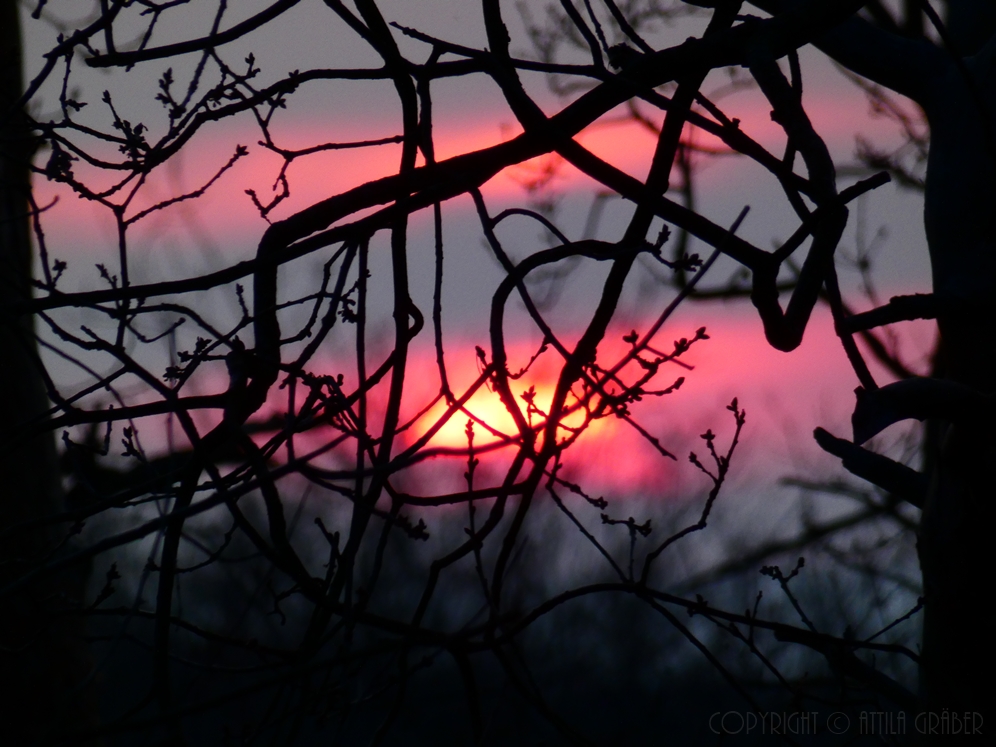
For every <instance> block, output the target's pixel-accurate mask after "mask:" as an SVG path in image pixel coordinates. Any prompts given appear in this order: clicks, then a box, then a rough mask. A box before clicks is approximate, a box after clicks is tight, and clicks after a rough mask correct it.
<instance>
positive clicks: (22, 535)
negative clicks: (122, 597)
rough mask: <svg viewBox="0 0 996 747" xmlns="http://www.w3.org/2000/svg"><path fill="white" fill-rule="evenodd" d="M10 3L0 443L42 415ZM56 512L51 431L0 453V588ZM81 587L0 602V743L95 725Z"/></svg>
mask: <svg viewBox="0 0 996 747" xmlns="http://www.w3.org/2000/svg"><path fill="white" fill-rule="evenodd" d="M17 5H18V4H17V0H2V2H0V111H2V115H0V116H2V120H0V393H2V395H3V396H2V397H0V429H2V430H3V431H5V439H6V438H8V437H10V436H12V435H13V434H15V433H17V432H18V429H19V428H20V427H22V426H23V424H24V423H27V422H29V421H31V420H32V419H35V418H38V417H39V416H40V415H42V414H43V413H44V412H45V411H47V410H48V409H49V402H48V398H47V395H46V391H45V385H44V379H43V369H42V364H41V361H40V359H39V357H38V346H37V344H36V342H35V336H34V320H33V317H31V316H25V315H22V316H20V317H18V316H14V315H13V314H11V313H10V311H9V307H10V306H12V305H14V304H16V303H18V302H19V301H24V300H26V299H28V298H30V296H31V287H32V286H31V273H32V251H31V231H30V211H29V204H30V203H29V190H30V171H29V164H30V160H31V155H32V152H33V150H34V146H33V140H32V138H31V135H30V130H29V129H28V127H27V122H26V121H25V118H24V117H23V114H22V113H21V111H19V110H18V109H16V108H14V106H15V105H16V103H17V101H18V100H19V98H20V97H21V95H22V92H23V80H22V69H21V52H22V49H21V38H20V28H19V22H18V13H17ZM61 508H62V491H61V482H60V479H59V464H58V460H57V456H56V450H55V442H54V438H53V434H52V433H43V434H41V435H36V436H33V437H31V438H27V439H25V440H23V442H22V443H21V444H20V446H19V448H17V449H14V450H5V452H4V453H3V454H0V530H13V531H10V532H9V533H7V534H6V535H5V536H4V538H3V541H2V543H0V586H6V585H7V584H8V583H9V582H10V581H12V580H13V579H16V578H17V577H18V576H19V575H20V574H22V573H23V572H24V570H25V569H26V568H28V567H30V565H31V564H32V563H35V562H37V561H38V560H39V559H41V558H43V557H45V556H46V555H47V554H49V553H51V552H52V551H53V550H54V548H55V546H56V545H57V543H58V538H57V532H55V531H54V530H55V529H56V527H54V526H48V527H46V526H44V525H41V526H40V527H39V526H37V522H38V521H39V520H43V519H45V518H47V517H50V516H52V515H55V514H57V513H58V512H59V511H60V509H61ZM22 525H23V526H24V527H25V529H24V530H23V531H19V530H18V528H19V527H21V526H22ZM62 534H63V535H64V534H65V528H64V527H63V531H62ZM84 581H85V578H83V577H82V575H81V574H79V573H76V574H74V575H72V576H65V577H57V578H53V579H51V580H49V581H46V582H44V583H42V584H32V585H29V586H28V587H27V588H26V589H25V590H23V591H21V592H19V593H16V594H13V595H5V596H4V597H3V598H2V601H0V671H2V672H3V675H4V680H5V681H6V682H7V683H8V685H12V686H10V687H7V688H5V691H6V692H5V694H4V696H3V697H2V698H0V736H2V739H0V741H2V742H3V743H4V744H10V745H21V744H33V743H36V742H40V741H42V740H43V739H46V738H48V737H50V735H51V734H52V733H53V732H58V731H61V730H63V729H65V728H72V729H77V728H80V727H81V726H82V725H86V724H88V723H92V722H93V720H94V716H95V708H94V704H93V702H92V699H91V698H89V696H88V693H89V688H88V687H87V686H86V685H85V682H86V677H87V676H88V674H89V668H90V667H89V662H88V659H87V655H86V646H85V644H84V642H83V640H82V637H81V635H80V633H81V626H80V625H79V624H77V622H76V619H77V618H75V617H73V616H67V615H65V614H60V613H65V612H68V611H71V610H74V609H76V608H78V607H79V602H80V599H79V598H80V595H81V593H82V591H83V582H84ZM53 714H60V717H59V718H55V717H54V716H53Z"/></svg>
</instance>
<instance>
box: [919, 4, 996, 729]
mask: <svg viewBox="0 0 996 747" xmlns="http://www.w3.org/2000/svg"><path fill="white" fill-rule="evenodd" d="M959 5H961V6H962V7H961V9H960V11H961V14H964V17H963V15H961V14H960V13H959ZM976 5H978V4H976ZM951 11H952V12H951V16H950V19H949V26H950V31H951V42H952V45H953V46H954V47H955V51H956V52H957V53H959V55H960V56H961V55H964V65H954V64H952V65H950V66H949V67H948V70H947V74H946V75H945V76H943V77H942V78H941V79H939V80H937V81H935V83H934V85H932V86H931V92H930V95H929V97H928V99H927V100H926V101H925V102H924V103H925V110H926V112H927V116H928V119H929V122H930V130H931V142H930V156H929V160H928V170H927V189H926V198H925V209H924V219H925V224H926V229H927V240H928V246H929V248H930V258H931V267H932V272H933V282H934V293H935V295H936V297H937V299H938V301H940V309H941V311H940V313H939V317H938V325H939V329H940V334H941V346H940V356H939V360H938V364H939V369H938V373H939V374H940V377H941V378H943V379H946V380H949V381H953V382H957V383H959V384H964V385H967V386H969V387H971V388H972V389H974V390H975V391H976V392H978V393H980V394H981V395H983V396H993V395H996V366H994V359H993V355H994V353H993V351H994V350H996V127H994V121H993V117H994V114H996V67H994V63H996V39H994V38H993V36H992V34H993V30H994V25H996V24H994V18H993V8H992V6H991V5H989V6H988V7H986V8H985V9H984V12H983V10H982V6H979V7H976V6H975V5H973V4H972V3H964V4H959V3H953V4H952V8H951ZM969 14H971V15H969ZM959 47H960V48H959ZM980 412H981V408H980ZM930 446H932V447H933V448H935V449H936V450H937V453H936V454H934V455H931V457H932V458H930V459H928V463H929V464H931V465H932V468H931V470H930V473H929V475H928V476H929V478H930V491H929V493H928V497H927V502H926V505H925V506H924V511H923V516H922V519H921V529H920V537H919V546H918V549H919V554H920V564H921V568H922V571H923V583H924V598H925V600H926V603H925V606H924V613H925V617H924V640H923V669H922V671H923V680H922V690H923V695H924V698H925V707H926V708H927V709H928V710H929V711H931V712H932V713H937V714H940V713H942V712H943V709H944V708H950V709H951V711H952V712H959V713H961V714H964V712H977V713H981V714H983V715H984V718H985V721H986V726H987V727H988V729H990V730H991V728H992V726H993V720H992V718H991V717H990V716H991V714H992V703H993V697H992V688H993V682H992V680H993V676H994V666H996V663H994V656H993V651H994V646H993V642H992V640H991V637H992V635H993V620H994V618H993V614H992V611H991V608H989V607H988V606H987V604H988V602H989V599H988V597H989V592H990V591H991V590H992V587H993V578H994V577H993V571H994V563H993V557H994V554H993V546H994V543H996V538H994V531H996V480H994V474H993V466H994V464H996V429H994V427H993V424H992V423H991V422H987V421H985V420H983V419H982V418H979V419H977V420H974V421H969V422H958V423H949V424H946V425H942V427H941V435H940V438H939V439H937V440H936V441H935V442H934V443H933V444H929V445H928V447H930Z"/></svg>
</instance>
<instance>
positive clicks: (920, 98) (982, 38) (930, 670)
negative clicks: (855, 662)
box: [757, 0, 996, 724]
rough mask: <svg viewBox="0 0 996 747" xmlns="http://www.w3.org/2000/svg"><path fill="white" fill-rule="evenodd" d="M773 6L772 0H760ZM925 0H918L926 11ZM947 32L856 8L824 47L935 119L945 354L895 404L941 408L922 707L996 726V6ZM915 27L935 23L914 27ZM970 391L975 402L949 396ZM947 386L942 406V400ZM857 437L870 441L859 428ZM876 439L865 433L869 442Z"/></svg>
mask: <svg viewBox="0 0 996 747" xmlns="http://www.w3.org/2000/svg"><path fill="white" fill-rule="evenodd" d="M757 4H758V5H761V6H763V7H770V6H771V5H772V4H769V3H757ZM925 5H926V3H920V4H917V3H913V4H911V6H910V7H908V8H907V12H908V13H915V14H916V15H917V16H919V15H920V14H921V12H924V13H926V11H923V10H922V9H923V7H924V6H925ZM929 15H930V14H928V19H929V20H931V21H932V23H933V25H934V26H935V27H936V28H937V29H938V34H939V35H940V36H941V37H942V45H941V46H935V45H933V44H931V43H930V42H928V41H927V40H926V39H925V38H924V37H923V36H922V35H919V34H917V35H916V36H915V37H912V36H911V37H905V38H904V37H903V36H902V35H901V34H900V33H892V34H887V33H882V32H881V31H880V30H877V29H876V30H872V28H871V26H870V24H868V23H866V22H865V21H862V20H860V19H857V18H854V19H851V20H850V21H848V22H847V23H845V24H842V26H841V27H839V28H838V29H835V30H834V31H832V32H831V33H830V34H828V35H827V37H826V38H825V39H823V40H822V41H821V42H820V43H818V45H817V46H820V47H821V48H822V49H823V50H824V51H826V52H827V53H828V54H830V55H831V56H832V57H834V58H835V59H837V60H838V61H839V62H841V63H842V64H843V65H845V66H846V67H848V68H850V69H851V70H853V71H854V72H857V73H858V74H860V75H863V76H865V77H867V78H870V79H871V80H873V81H874V82H876V83H879V84H880V85H883V86H886V87H888V88H891V89H893V90H895V91H897V92H898V93H901V94H903V95H906V96H908V97H909V98H911V99H913V100H914V101H916V102H917V103H918V104H919V105H920V106H921V107H922V108H923V110H924V112H925V114H926V117H927V120H928V123H929V125H930V154H929V158H928V161H927V178H926V192H925V204H924V223H925V226H926V233H927V243H928V248H929V253H930V262H931V268H932V276H933V286H934V287H933V292H934V304H935V309H936V317H937V322H938V327H939V331H940V354H939V356H938V359H937V364H936V369H935V379H934V382H933V383H935V384H936V386H934V387H933V388H932V389H931V390H930V392H931V396H930V397H927V398H926V399H924V398H918V399H919V401H913V398H904V401H903V402H902V403H894V409H895V410H896V412H895V413H894V415H893V417H892V419H893V420H898V419H900V418H901V417H916V415H915V414H914V410H916V409H917V408H924V407H925V406H927V407H932V408H933V410H934V412H935V413H936V418H937V420H938V421H939V422H938V423H937V424H936V428H934V429H932V431H934V432H935V433H936V435H934V436H932V437H931V438H929V439H927V440H925V447H924V448H925V449H926V450H927V451H928V452H930V453H925V454H924V464H925V467H926V477H927V480H928V486H929V487H928V490H927V496H926V500H925V504H924V507H923V514H922V518H921V525H920V533H919V542H918V552H919V557H920V564H921V569H922V572H923V584H924V633H923V659H922V666H921V684H920V687H921V698H922V707H923V708H924V709H925V710H927V711H929V712H931V713H933V714H940V713H941V712H942V711H943V709H951V711H952V712H957V713H961V714H963V713H964V712H976V713H980V714H983V715H984V717H985V722H986V724H991V723H992V696H991V690H992V679H993V672H994V666H996V662H994V658H993V646H992V645H991V642H990V641H989V638H990V636H991V635H992V615H991V612H990V611H989V609H988V608H987V607H986V606H985V601H984V600H985V596H986V594H987V590H988V589H991V587H992V573H993V554H992V550H991V546H992V541H993V539H992V537H993V527H994V526H996V523H994V519H996V503H994V500H996V486H994V482H993V476H992V463H993V459H994V458H996V431H994V430H993V427H992V423H991V422H989V421H988V420H987V417H986V413H987V412H989V408H988V405H987V403H988V402H989V401H991V399H992V397H993V395H994V394H996V375H994V368H993V362H992V358H991V357H990V356H991V355H992V350H993V349H994V347H996V212H994V207H996V127H994V122H996V118H994V113H996V5H994V4H992V3H989V2H976V1H974V0H949V2H948V15H947V18H946V19H945V20H944V21H943V22H942V21H941V19H940V18H939V17H937V16H934V17H933V18H929ZM905 26H907V27H914V28H915V27H916V26H919V27H920V28H922V24H910V23H907V24H905ZM952 385H958V386H959V387H966V389H961V388H959V391H961V392H964V394H965V396H966V397H967V398H969V399H970V400H971V403H966V405H968V406H967V407H965V408H962V412H960V413H959V412H955V411H954V410H952V409H951V408H948V411H947V412H944V409H945V406H944V405H942V404H941V399H942V397H943V396H944V393H945V392H951V391H952ZM935 396H936V407H934V405H932V404H930V400H931V399H932V398H933V397H935ZM855 440H859V439H858V438H857V436H856V439H855ZM862 440H863V439H862Z"/></svg>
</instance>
